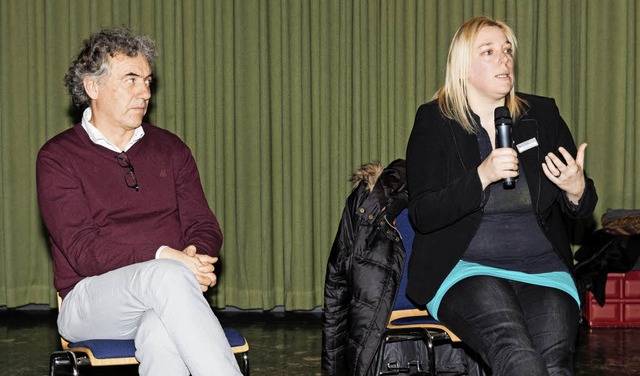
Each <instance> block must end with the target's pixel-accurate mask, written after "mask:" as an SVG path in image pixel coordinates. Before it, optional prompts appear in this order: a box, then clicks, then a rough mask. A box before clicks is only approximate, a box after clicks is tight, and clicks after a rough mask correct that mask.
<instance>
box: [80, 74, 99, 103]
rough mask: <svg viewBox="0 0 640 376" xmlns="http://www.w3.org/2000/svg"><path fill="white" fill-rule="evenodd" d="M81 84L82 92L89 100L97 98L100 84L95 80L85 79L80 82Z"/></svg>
mask: <svg viewBox="0 0 640 376" xmlns="http://www.w3.org/2000/svg"><path fill="white" fill-rule="evenodd" d="M82 84H83V85H84V91H85V92H86V93H87V95H88V96H89V98H91V99H94V100H95V99H97V98H98V92H99V89H100V83H99V82H98V79H97V78H95V77H85V78H84V80H82Z"/></svg>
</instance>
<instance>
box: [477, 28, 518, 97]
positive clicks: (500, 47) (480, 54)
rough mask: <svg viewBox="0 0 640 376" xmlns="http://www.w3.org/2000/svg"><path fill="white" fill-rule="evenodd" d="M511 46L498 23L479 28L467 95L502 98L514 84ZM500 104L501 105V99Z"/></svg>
mask: <svg viewBox="0 0 640 376" xmlns="http://www.w3.org/2000/svg"><path fill="white" fill-rule="evenodd" d="M513 65H514V59H513V54H512V46H511V43H510V42H509V40H508V39H507V36H506V35H505V33H504V31H502V29H500V28H499V27H496V26H487V27H484V28H482V29H481V30H480V32H479V33H478V36H477V37H476V40H475V41H474V44H473V48H472V55H471V67H470V69H469V77H468V79H467V95H468V96H469V97H470V98H469V99H472V100H474V101H481V102H491V101H495V102H500V101H502V100H504V97H506V96H507V94H509V92H510V91H511V88H513V82H514V77H513ZM499 105H502V104H501V103H499Z"/></svg>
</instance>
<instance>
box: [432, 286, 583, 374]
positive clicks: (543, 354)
mask: <svg viewBox="0 0 640 376" xmlns="http://www.w3.org/2000/svg"><path fill="white" fill-rule="evenodd" d="M438 318H439V319H440V321H441V322H442V323H443V324H445V325H446V326H448V327H449V328H450V329H451V330H453V332H454V333H455V334H456V335H457V336H458V337H460V338H461V339H462V341H463V342H465V343H466V344H467V345H468V346H469V347H470V348H472V349H473V350H475V351H476V352H478V354H480V356H481V357H482V359H483V360H484V361H485V362H486V363H487V364H488V365H489V366H490V367H491V369H492V371H493V376H513V375H518V376H529V375H531V376H540V375H573V354H574V352H575V345H576V338H577V334H578V327H579V320H580V310H579V307H578V305H577V303H576V301H575V300H574V299H573V298H572V297H571V296H570V295H569V294H567V293H565V292H564V291H561V290H558V289H555V288H550V287H542V286H536V285H531V284H527V283H521V282H515V281H510V280H507V279H502V278H497V277H490V276H474V277H469V278H466V279H463V280H461V281H459V282H458V283H456V284H455V285H454V286H453V287H451V289H449V291H447V293H446V294H445V295H444V297H443V299H442V302H441V304H440V308H439V309H438Z"/></svg>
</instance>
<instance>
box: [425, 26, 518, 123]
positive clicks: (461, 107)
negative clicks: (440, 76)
mask: <svg viewBox="0 0 640 376" xmlns="http://www.w3.org/2000/svg"><path fill="white" fill-rule="evenodd" d="M490 26H494V27H498V28H500V29H501V30H502V31H503V32H504V34H505V35H506V37H507V40H508V41H509V43H511V48H512V50H513V52H512V54H513V56H514V58H515V53H516V49H517V46H518V42H517V40H516V36H515V34H514V33H513V30H511V28H510V27H509V26H508V25H507V24H505V23H504V22H502V21H498V20H496V19H493V18H490V17H486V16H480V17H475V18H472V19H470V20H468V21H467V22H465V23H464V24H463V25H462V26H460V28H459V29H458V31H456V33H455V35H454V36H453V39H452V40H451V45H450V46H449V56H448V58H447V72H446V76H445V84H444V86H443V87H441V88H440V90H438V91H437V92H436V94H435V95H434V99H437V100H438V106H439V107H440V111H442V113H443V114H444V116H445V117H447V118H449V119H452V120H455V121H456V122H458V123H459V124H460V125H462V127H463V128H464V129H465V130H466V131H467V132H468V133H476V132H477V126H479V124H475V121H474V120H473V117H472V116H471V108H470V107H469V102H468V101H467V80H466V78H467V77H468V76H469V70H470V68H471V57H472V54H473V44H474V42H475V40H476V37H477V36H478V33H479V32H480V30H482V29H483V28H485V27H490ZM525 104H526V102H525V101H524V100H523V99H521V98H519V97H517V96H516V93H515V85H514V87H512V88H511V92H509V94H507V97H506V105H507V107H508V108H509V111H510V112H511V116H512V117H513V118H514V119H515V118H517V117H518V116H519V115H520V114H521V113H522V111H523V107H524V105H525Z"/></svg>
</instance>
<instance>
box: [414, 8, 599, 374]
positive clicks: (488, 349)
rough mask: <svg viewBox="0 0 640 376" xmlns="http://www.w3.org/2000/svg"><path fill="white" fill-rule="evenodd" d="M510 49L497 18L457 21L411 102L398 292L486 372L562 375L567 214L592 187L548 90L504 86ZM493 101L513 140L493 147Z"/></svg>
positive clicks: (574, 314) (568, 284)
mask: <svg viewBox="0 0 640 376" xmlns="http://www.w3.org/2000/svg"><path fill="white" fill-rule="evenodd" d="M516 47H517V43H516V38H515V35H514V33H513V31H512V30H511V29H510V28H509V26H507V25H506V24H504V23H502V22H500V21H497V20H494V19H491V18H488V17H476V18H473V19H471V20H469V21H467V22H466V23H464V24H463V25H462V26H461V27H460V28H459V29H458V31H457V32H456V34H455V36H454V37H453V40H452V42H451V46H450V49H449V56H448V61H447V70H446V78H445V84H444V86H443V87H442V88H441V89H440V90H439V91H438V92H437V93H436V96H435V99H434V100H433V101H431V102H429V103H427V104H425V105H422V106H421V107H420V108H419V109H418V111H417V114H416V119H415V125H414V127H413V130H412V133H411V136H410V139H409V143H408V147H407V159H406V160H407V179H408V187H409V200H410V201H409V216H410V218H411V221H412V223H413V225H414V227H415V229H416V236H415V241H414V246H413V253H412V255H411V260H410V264H409V285H408V288H407V294H408V295H409V297H410V298H412V299H413V300H414V301H415V302H416V303H418V304H426V306H427V309H428V310H429V312H430V313H431V314H433V315H434V316H435V317H437V318H438V319H439V320H440V321H441V322H442V323H444V324H445V325H447V326H448V327H449V328H450V329H452V330H453V332H454V333H456V335H458V336H459V337H460V338H461V339H462V340H463V341H464V342H465V343H466V344H468V345H469V346H470V347H471V348H472V349H473V350H475V351H477V352H478V353H479V354H480V355H481V356H482V358H483V359H484V360H485V361H486V362H487V364H488V365H489V366H490V367H491V368H492V370H493V375H494V376H498V375H520V376H522V375H549V374H551V375H560V374H561V375H571V374H573V369H572V363H573V353H574V350H575V339H576V335H577V331H578V322H579V318H580V311H579V304H580V299H579V296H578V293H577V290H576V285H575V282H574V279H573V278H572V272H573V257H572V253H571V249H570V242H569V234H568V230H567V227H566V219H567V218H583V217H589V216H591V215H592V213H593V210H594V208H595V205H596V202H597V195H596V191H595V187H594V184H593V182H592V181H591V180H590V179H588V178H587V177H586V176H585V173H584V155H585V149H586V146H587V145H586V144H582V145H580V147H579V148H576V145H575V143H574V141H573V139H572V136H571V133H570V132H569V129H568V128H567V125H566V123H565V122H564V120H563V119H562V117H561V116H560V113H559V110H558V108H557V107H556V105H555V102H554V101H553V99H550V98H544V97H539V96H534V95H529V94H521V93H516V92H515V89H514V82H515V77H514V62H515V60H514V58H515V51H516ZM498 107H502V110H505V111H506V109H505V108H504V107H506V108H507V109H508V112H507V114H511V115H512V118H513V126H512V137H513V145H515V148H512V147H496V145H495V140H494V134H495V128H496V125H495V119H494V114H495V110H496V108H498ZM509 120H511V119H509ZM506 178H516V183H515V188H513V189H505V188H504V187H503V184H502V181H503V180H504V179H506Z"/></svg>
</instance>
